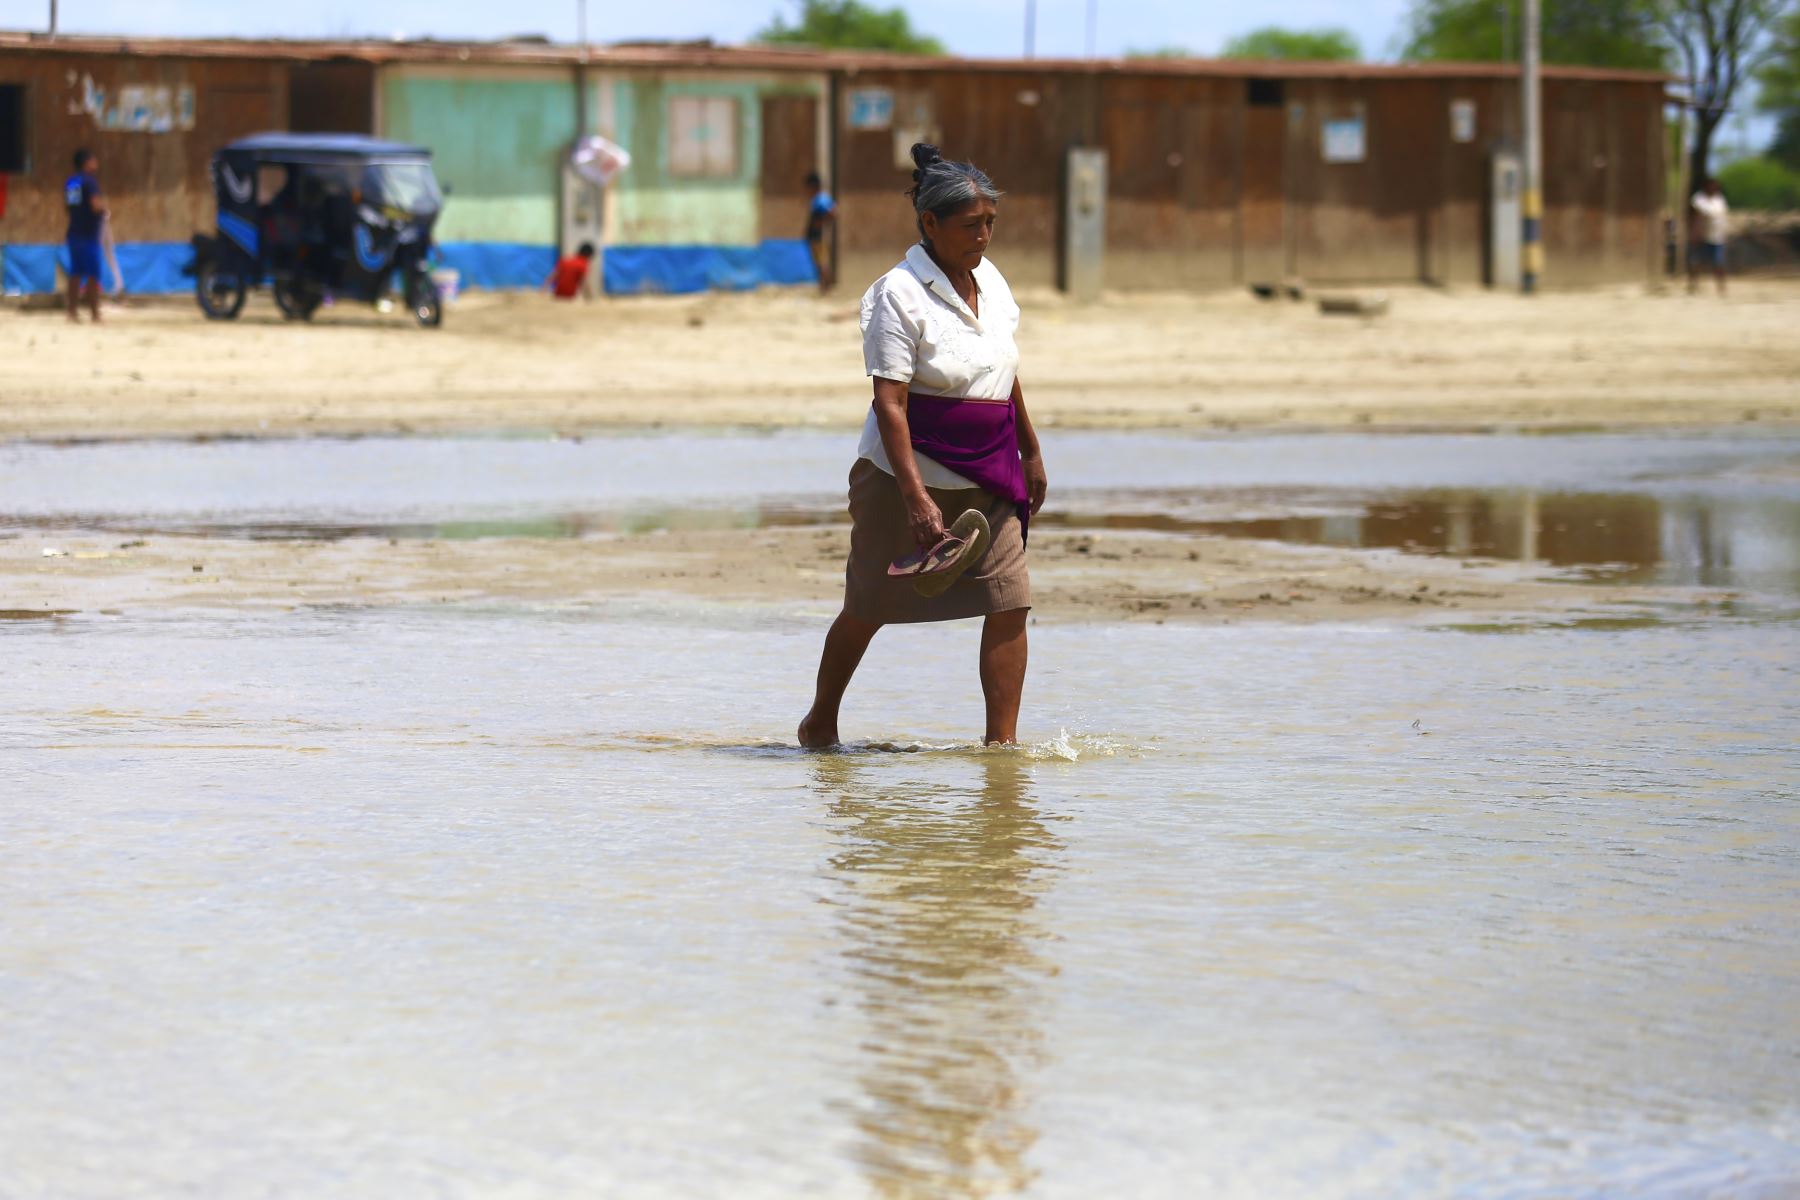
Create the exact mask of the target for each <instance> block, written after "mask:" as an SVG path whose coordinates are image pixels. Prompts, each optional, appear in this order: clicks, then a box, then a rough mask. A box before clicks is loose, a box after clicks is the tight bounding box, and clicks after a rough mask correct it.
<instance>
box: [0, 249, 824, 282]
mask: <svg viewBox="0 0 1800 1200" xmlns="http://www.w3.org/2000/svg"><path fill="white" fill-rule="evenodd" d="M192 253H193V252H192V250H191V248H190V247H189V246H188V244H187V243H186V242H126V243H124V244H122V245H120V247H119V269H120V270H121V271H123V272H124V273H125V290H126V291H128V292H130V293H132V294H133V295H138V296H148V295H155V294H157V293H167V292H185V291H188V290H190V289H192V288H193V286H194V281H193V279H192V278H191V277H189V276H187V275H183V274H182V273H181V269H182V267H184V266H186V265H187V262H188V260H189V259H190V258H191V257H192ZM432 253H433V255H434V257H435V258H436V259H437V261H438V262H439V263H440V264H441V265H443V266H446V267H451V268H453V269H455V270H456V271H457V272H458V273H459V274H461V276H462V280H461V285H460V286H462V287H464V288H490V289H508V288H538V287H542V286H543V285H544V281H545V280H546V279H548V278H549V276H550V272H551V271H552V270H553V269H554V268H555V266H556V248H555V247H554V246H528V245H518V244H514V243H508V242H448V243H445V244H442V245H439V246H437V247H436V248H435V249H434V250H433V252H432ZM68 265H69V251H68V247H66V246H63V245H60V244H58V245H50V246H43V245H37V246H6V247H4V248H0V291H4V292H7V293H9V294H15V295H16V294H18V293H34V292H35V293H43V292H54V291H56V290H57V279H56V271H57V268H58V267H61V268H63V269H65V270H66V269H67V268H68ZM603 278H604V280H605V285H606V290H607V291H609V292H613V293H616V294H631V293H637V292H704V291H707V290H709V289H711V288H723V289H727V290H731V291H742V290H745V289H748V288H754V287H760V286H761V285H763V284H769V283H812V282H814V281H815V280H816V279H817V278H818V276H817V275H815V274H814V272H813V263H812V255H811V254H810V253H809V252H808V251H807V246H806V243H805V242H804V241H801V240H799V239H798V238H795V239H792V240H780V241H767V242H764V243H762V244H761V245H760V246H608V247H607V248H606V249H605V251H604V252H603ZM105 284H106V289H107V290H108V291H111V290H112V286H113V278H112V270H111V268H110V267H109V268H107V269H106V279H105Z"/></svg>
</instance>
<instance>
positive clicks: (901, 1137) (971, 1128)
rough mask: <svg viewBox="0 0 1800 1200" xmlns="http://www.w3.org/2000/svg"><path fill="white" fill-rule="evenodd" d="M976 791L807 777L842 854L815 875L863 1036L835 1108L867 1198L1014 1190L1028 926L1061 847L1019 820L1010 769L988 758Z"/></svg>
mask: <svg viewBox="0 0 1800 1200" xmlns="http://www.w3.org/2000/svg"><path fill="white" fill-rule="evenodd" d="M970 765H971V766H974V767H975V769H977V770H979V771H980V772H981V773H982V779H981V784H980V787H979V790H975V791H972V792H970V791H965V790H964V789H962V788H958V787H954V786H939V785H930V784H922V783H913V784H910V785H902V786H900V787H898V788H895V787H892V786H891V784H890V780H889V779H887V778H883V777H884V776H887V775H889V772H887V771H881V770H875V769H872V768H870V767H869V766H868V765H866V764H858V762H857V761H856V760H855V759H854V758H851V757H850V756H847V755H825V756H821V757H820V758H819V760H818V765H817V768H816V770H817V773H818V782H819V784H820V787H821V790H823V791H826V792H828V793H835V796H836V798H835V800H834V801H833V803H832V805H831V808H830V815H831V817H832V819H833V821H834V823H835V824H836V825H837V826H838V831H839V834H840V836H841V838H842V840H843V848H842V849H841V850H840V851H839V852H838V853H837V854H836V855H834V856H833V857H832V858H831V860H830V863H829V871H830V874H831V875H832V877H833V878H834V880H835V881H836V882H837V884H838V885H839V888H838V895H839V898H840V903H841V904H842V906H843V911H842V916H841V919H840V921H839V929H840V932H841V933H842V935H843V940H844V948H843V953H842V961H843V962H844V964H845V965H846V966H847V968H848V973H849V976H850V979H851V980H852V981H853V987H854V989H855V992H856V1002H857V1005H858V1007H859V1009H860V1011H861V1013H862V1016H863V1018H864V1021H865V1029H864V1033H863V1036H862V1038H861V1040H860V1042H859V1044H858V1046H857V1054H856V1060H855V1062H856V1065H855V1072H856V1080H857V1085H858V1089H859V1092H860V1094H859V1095H858V1096H857V1097H856V1098H855V1099H853V1100H851V1101H849V1102H848V1103H847V1104H846V1105H845V1108H846V1110H847V1111H848V1113H849V1114H850V1116H851V1119H852V1121H853V1122H854V1124H855V1126H856V1129H857V1138H856V1149H855V1154H856V1157H857V1159H858V1162H859V1164H860V1166H861V1167H862V1170H863V1172H864V1174H865V1175H866V1176H867V1177H868V1180H869V1183H870V1188H871V1190H872V1192H873V1193H874V1194H876V1195H879V1196H896V1197H897V1196H909V1197H910V1196H994V1195H1005V1194H1009V1193H1013V1192H1018V1191H1021V1190H1023V1189H1024V1188H1025V1187H1026V1186H1027V1185H1028V1184H1029V1183H1030V1181H1031V1177H1032V1172H1031V1169H1030V1168H1029V1166H1028V1165H1027V1163H1026V1156H1027V1153H1028V1152H1029V1151H1030V1149H1031V1147H1032V1145H1033V1143H1034V1142H1035V1141H1036V1139H1037V1131H1036V1130H1035V1129H1034V1128H1032V1126H1031V1125H1030V1124H1029V1123H1028V1121H1027V1119H1026V1117H1025V1115H1024V1114H1025V1108H1026V1103H1025V1101H1026V1087H1025V1083H1024V1079H1023V1076H1024V1073H1025V1072H1026V1071H1027V1070H1028V1069H1029V1068H1030V1066H1031V1065H1032V1063H1033V1062H1034V1061H1036V1060H1037V1059H1038V1056H1039V1055H1040V1053H1041V1036H1042V1035H1041V1033H1040V1032H1039V1030H1038V1026H1037V1021H1038V1013H1039V1009H1040V1008H1041V1006H1042V1004H1043V991H1042V982H1043V980H1044V978H1045V977H1046V976H1048V975H1049V974H1051V973H1052V971H1053V969H1054V968H1053V967H1052V966H1051V964H1050V963H1049V961H1048V960H1047V959H1046V958H1045V956H1044V953H1043V944H1044V941H1045V939H1046V937H1047V931H1046V929H1045V928H1044V926H1043V923H1042V921H1041V920H1040V919H1039V917H1038V914H1037V912H1036V905H1037V902H1038V899H1039V898H1040V897H1041V896H1042V895H1043V893H1044V891H1045V889H1046V888H1047V887H1048V885H1049V878H1050V877H1049V872H1050V871H1051V870H1052V869H1053V862H1052V860H1053V859H1054V857H1055V856H1056V854H1057V853H1058V852H1059V851H1060V849H1061V845H1062V844H1061V843H1060V842H1059V841H1058V840H1057V839H1056V837H1055V836H1054V835H1053V834H1052V833H1051V832H1050V831H1049V829H1048V828H1047V827H1046V826H1045V824H1044V820H1043V818H1041V817H1040V816H1039V814H1038V813H1037V811H1036V810H1035V809H1034V808H1033V806H1032V803H1031V797H1030V773H1029V767H1028V765H1027V764H1026V763H1025V762H1024V761H1022V760H1021V759H1020V758H1019V756H1018V755H1016V754H1014V753H1009V752H1002V751H993V752H986V753H983V754H981V755H980V761H979V762H978V763H972V764H970Z"/></svg>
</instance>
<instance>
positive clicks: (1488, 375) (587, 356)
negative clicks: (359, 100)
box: [0, 280, 1800, 438]
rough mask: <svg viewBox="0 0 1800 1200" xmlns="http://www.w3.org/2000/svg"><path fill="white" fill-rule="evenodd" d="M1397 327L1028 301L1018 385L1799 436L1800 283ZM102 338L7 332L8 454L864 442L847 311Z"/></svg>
mask: <svg viewBox="0 0 1800 1200" xmlns="http://www.w3.org/2000/svg"><path fill="white" fill-rule="evenodd" d="M1389 295H1390V297H1391V299H1392V310H1391V312H1390V313H1389V314H1388V315H1387V316H1385V317H1381V318H1375V319H1363V318H1355V317H1349V318H1346V317H1327V316H1323V315H1321V314H1320V313H1319V312H1318V311H1317V309H1316V308H1315V307H1314V306H1313V305H1311V304H1310V303H1308V304H1296V303H1289V302H1286V301H1273V302H1266V301H1258V300H1256V299H1254V298H1252V297H1250V296H1249V295H1247V294H1238V293H1230V294H1216V295H1208V296H1172V295H1155V296H1119V297H1115V298H1113V299H1111V300H1110V301H1109V302H1107V303H1105V304H1103V305H1100V306H1097V307H1093V308H1078V307H1074V306H1071V305H1069V304H1067V303H1065V302H1064V301H1062V300H1061V299H1060V298H1058V297H1056V296H1054V295H1051V294H1037V295H1030V294H1027V295H1025V296H1022V297H1021V299H1022V301H1023V303H1024V308H1025V321H1024V325H1023V327H1022V330H1021V346H1022V351H1023V356H1024V365H1023V370H1022V377H1023V379H1024V381H1025V384H1026V388H1027V395H1028V398H1029V400H1030V402H1031V406H1032V409H1033V412H1034V413H1035V415H1036V417H1037V419H1038V420H1039V421H1040V422H1041V423H1044V424H1046V425H1049V426H1058V425H1060V426H1064V427H1089V428H1093V427H1107V428H1119V427H1172V428H1251V427H1274V428H1293V427H1327V428H1331V427H1351V428H1364V429H1402V428H1432V429H1482V428H1493V427H1539V428H1593V427H1611V426H1639V425H1668V424H1695V425H1700V424H1704V425H1723V424H1738V423H1741V422H1757V421H1760V422H1767V423H1793V422H1796V421H1800V337H1796V336H1795V330H1797V329H1800V281H1791V280H1790V281H1782V280H1773V281H1757V282H1746V281H1739V282H1738V283H1737V284H1735V285H1734V290H1733V293H1732V295H1731V296H1730V297H1729V298H1727V299H1725V300H1723V301H1721V300H1719V299H1717V298H1715V297H1713V296H1712V295H1710V294H1703V295H1700V296H1694V297H1689V296H1686V295H1684V294H1681V293H1680V292H1679V291H1670V292H1664V293H1660V294H1652V293H1648V292H1646V291H1645V290H1644V289H1642V288H1633V289H1616V290H1612V291H1604V292H1580V293H1568V294H1556V293H1552V294H1548V295H1543V296H1540V297H1537V298H1535V299H1530V300H1527V299H1522V298H1520V297H1516V296H1510V295H1505V296H1502V295H1492V294H1489V293H1486V292H1480V291H1471V292H1461V293H1454V294H1451V293H1442V292H1434V291H1429V290H1425V289H1416V288H1415V289H1401V290H1397V291H1391V292H1390V293H1389ZM109 317H110V320H109V321H108V322H107V323H106V324H104V325H102V326H101V327H98V328H94V327H89V326H80V327H75V326H71V325H69V324H68V323H67V322H66V320H65V319H64V318H63V316H62V315H61V314H60V313H57V312H35V313H21V312H18V311H16V310H10V309H9V310H6V311H3V312H0V362H3V363H4V364H5V367H4V372H3V373H0V437H12V438H18V437H32V438H62V437H81V438H87V437H121V436H142V435H161V436H232V435H239V436H259V435H262V436H268V435H280V434H292V433H365V432H395V431H400V432H407V431H417V432H426V431H450V430H492V429H505V428H529V429H555V430H560V431H564V432H580V431H584V430H596V429H602V428H607V427H618V426H644V425H720V424H734V425H755V426H766V425H783V426H794V425H810V426H830V427H845V428H848V427H851V426H853V425H855V424H857V423H858V422H860V421H861V419H862V415H863V413H864V411H865V408H866V405H867V402H868V390H867V384H866V383H865V382H864V381H863V374H862V365H861V352H860V342H859V338H858V334H857V322H856V295H855V293H850V294H846V295H840V296H836V297H831V298H826V299H819V298H817V297H814V296H812V295H810V294H804V293H799V292H793V291H786V292H765V293H759V294H754V295H708V296H702V297H680V298H677V297H660V298H633V299H625V300H602V301H598V302H595V303H591V304H582V303H575V304H556V303H554V302H552V301H551V300H549V299H548V298H546V297H541V296H533V295H472V296H468V297H465V298H464V299H463V300H462V301H461V302H459V303H458V304H457V305H456V306H455V307H454V308H453V309H452V310H451V312H450V314H449V316H448V318H447V320H446V323H445V325H444V327H443V328H442V329H439V330H436V331H426V330H420V329H417V328H414V327H413V326H412V325H411V324H410V322H409V321H408V320H407V319H406V318H405V316H404V315H403V314H400V313H393V314H386V315H382V314H377V313H375V312H374V311H373V310H372V309H368V308H365V307H360V306H357V307H352V306H344V307H341V308H337V309H334V310H330V311H328V312H326V313H323V314H321V316H320V317H319V318H318V319H317V320H316V321H315V322H313V323H312V324H309V325H302V324H294V323H289V322H284V321H283V320H282V319H281V318H280V316H279V314H278V313H277V312H276V311H275V308H274V306H273V304H272V303H271V302H270V301H269V300H268V299H267V298H266V297H264V296H257V297H254V298H253V299H252V301H251V303H250V305H249V307H248V308H247V309H246V310H245V315H244V317H243V318H242V319H240V320H239V321H237V322H235V323H214V322H208V321H205V320H203V319H202V318H201V316H200V315H199V313H198V311H197V310H196V309H195V308H194V306H193V305H192V304H191V303H186V302H181V301H177V300H174V299H171V300H168V301H158V302H156V303H154V304H147V305H145V306H143V307H128V308H123V309H119V310H116V311H113V312H111V313H110V314H109Z"/></svg>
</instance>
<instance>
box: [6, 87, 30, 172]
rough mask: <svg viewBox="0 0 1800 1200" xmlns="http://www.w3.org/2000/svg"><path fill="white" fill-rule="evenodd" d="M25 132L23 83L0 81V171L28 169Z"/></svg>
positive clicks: (24, 170)
mask: <svg viewBox="0 0 1800 1200" xmlns="http://www.w3.org/2000/svg"><path fill="white" fill-rule="evenodd" d="M25 134H26V126H25V85H24V84H22V83H0V171H4V172H6V173H8V174H13V175H19V174H23V173H24V172H26V171H28V170H30V168H31V160H30V155H29V154H27V153H26V149H25Z"/></svg>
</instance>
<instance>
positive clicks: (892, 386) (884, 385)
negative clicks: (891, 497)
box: [875, 377, 925, 496]
mask: <svg viewBox="0 0 1800 1200" xmlns="http://www.w3.org/2000/svg"><path fill="white" fill-rule="evenodd" d="M906 395H907V387H906V385H905V384H904V383H899V382H897V381H895V380H892V379H882V378H880V377H877V378H876V380H875V426H876V428H877V429H879V430H880V431H881V447H882V449H884V450H886V451H887V457H888V465H889V466H890V467H892V468H894V482H896V483H898V484H899V485H900V494H901V495H903V496H918V495H923V494H924V492H925V479H924V477H923V476H921V475H920V474H919V462H918V460H917V459H916V458H914V457H913V448H912V427H911V426H910V425H909V424H907V420H906Z"/></svg>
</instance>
